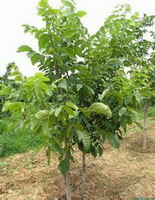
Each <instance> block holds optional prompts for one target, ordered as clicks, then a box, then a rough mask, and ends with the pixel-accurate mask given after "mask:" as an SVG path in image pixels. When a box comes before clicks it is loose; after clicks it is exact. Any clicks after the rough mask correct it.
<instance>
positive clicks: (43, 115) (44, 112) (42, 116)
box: [35, 110, 49, 120]
mask: <svg viewBox="0 0 155 200" xmlns="http://www.w3.org/2000/svg"><path fill="white" fill-rule="evenodd" d="M48 116H49V111H48V110H40V111H39V112H37V113H36V114H35V117H36V118H37V119H39V120H45V119H46V118H47V117H48Z"/></svg>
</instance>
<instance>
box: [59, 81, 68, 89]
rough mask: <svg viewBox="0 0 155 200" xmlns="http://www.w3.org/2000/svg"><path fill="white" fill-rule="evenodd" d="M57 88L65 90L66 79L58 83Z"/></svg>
mask: <svg viewBox="0 0 155 200" xmlns="http://www.w3.org/2000/svg"><path fill="white" fill-rule="evenodd" d="M59 87H61V88H63V89H65V90H67V81H66V79H62V80H61V81H60V82H59Z"/></svg>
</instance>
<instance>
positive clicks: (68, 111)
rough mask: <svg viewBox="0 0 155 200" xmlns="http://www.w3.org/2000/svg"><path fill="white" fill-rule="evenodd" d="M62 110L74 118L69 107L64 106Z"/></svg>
mask: <svg viewBox="0 0 155 200" xmlns="http://www.w3.org/2000/svg"><path fill="white" fill-rule="evenodd" d="M64 109H65V110H66V112H67V113H68V114H69V115H72V116H75V114H74V111H73V110H72V109H71V108H70V107H68V106H64Z"/></svg>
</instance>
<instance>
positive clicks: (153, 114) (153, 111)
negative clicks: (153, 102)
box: [148, 108, 155, 117]
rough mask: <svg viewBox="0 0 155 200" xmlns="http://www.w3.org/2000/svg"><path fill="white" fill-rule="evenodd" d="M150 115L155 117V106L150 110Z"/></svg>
mask: <svg viewBox="0 0 155 200" xmlns="http://www.w3.org/2000/svg"><path fill="white" fill-rule="evenodd" d="M148 117H155V108H152V109H150V110H149V112H148Z"/></svg>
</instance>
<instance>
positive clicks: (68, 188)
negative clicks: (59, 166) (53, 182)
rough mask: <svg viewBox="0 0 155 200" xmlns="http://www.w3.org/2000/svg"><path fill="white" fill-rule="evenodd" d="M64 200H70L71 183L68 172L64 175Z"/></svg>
mask: <svg viewBox="0 0 155 200" xmlns="http://www.w3.org/2000/svg"><path fill="white" fill-rule="evenodd" d="M66 198H67V200H71V181H70V173H69V171H68V172H67V173H66Z"/></svg>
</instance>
